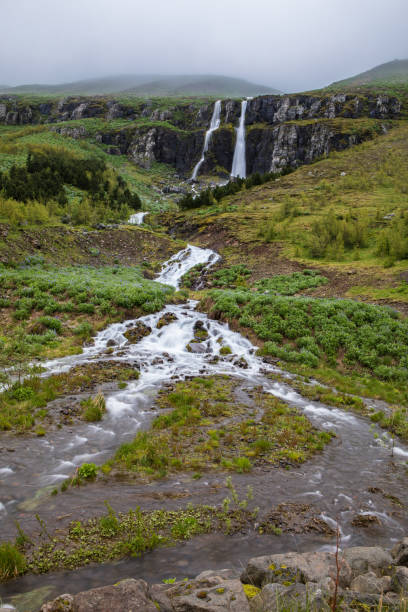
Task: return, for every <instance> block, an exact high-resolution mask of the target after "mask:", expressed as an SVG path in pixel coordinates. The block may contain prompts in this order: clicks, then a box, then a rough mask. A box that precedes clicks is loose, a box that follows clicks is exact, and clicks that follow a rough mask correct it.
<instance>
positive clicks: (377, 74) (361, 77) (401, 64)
mask: <svg viewBox="0 0 408 612" xmlns="http://www.w3.org/2000/svg"><path fill="white" fill-rule="evenodd" d="M378 83H389V84H399V83H402V84H408V59H404V60H394V61H392V62H387V63H385V64H380V65H379V66H375V67H374V68H371V69H370V70H366V71H365V72H361V73H360V74H357V75H355V76H353V77H350V78H348V79H343V80H342V81H336V82H335V83H333V84H332V85H331V86H330V87H333V88H337V89H344V88H348V87H360V86H364V85H372V86H375V85H377V84H378Z"/></svg>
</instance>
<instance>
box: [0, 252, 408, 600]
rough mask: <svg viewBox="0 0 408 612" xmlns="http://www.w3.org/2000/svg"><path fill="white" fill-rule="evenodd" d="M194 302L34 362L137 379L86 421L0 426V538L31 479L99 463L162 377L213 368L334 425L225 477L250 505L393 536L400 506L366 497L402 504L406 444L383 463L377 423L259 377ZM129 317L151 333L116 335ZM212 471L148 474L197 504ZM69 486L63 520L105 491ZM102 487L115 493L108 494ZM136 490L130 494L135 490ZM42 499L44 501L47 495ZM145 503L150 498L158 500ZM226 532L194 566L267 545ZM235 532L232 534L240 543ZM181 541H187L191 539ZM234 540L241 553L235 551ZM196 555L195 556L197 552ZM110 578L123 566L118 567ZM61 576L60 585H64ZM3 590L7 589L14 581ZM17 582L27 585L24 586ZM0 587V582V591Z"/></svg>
mask: <svg viewBox="0 0 408 612" xmlns="http://www.w3.org/2000/svg"><path fill="white" fill-rule="evenodd" d="M217 259H218V255H217V254H216V253H214V252H213V251H211V250H210V249H200V248H198V247H194V246H192V245H188V246H187V247H186V248H185V249H183V250H182V251H180V252H179V253H177V254H176V255H174V256H173V257H172V258H171V259H170V260H169V261H168V262H167V263H166V264H164V266H163V269H162V271H161V273H160V274H159V276H158V277H157V278H156V280H157V281H159V282H162V283H166V284H169V285H172V286H173V287H175V288H178V286H179V283H180V279H181V277H182V276H183V275H184V274H185V273H186V272H187V271H188V270H190V269H191V268H192V267H193V266H194V265H196V264H198V263H202V264H207V265H211V264H212V263H214V262H215V261H216V260H217ZM196 306H197V302H194V301H189V302H187V303H185V304H181V305H170V306H167V307H166V308H165V309H164V310H162V311H161V312H158V313H155V314H150V315H147V316H145V317H141V318H140V319H136V320H129V321H125V322H123V323H115V324H113V325H110V326H109V327H108V328H107V329H105V330H103V331H101V332H99V333H98V334H97V336H96V337H95V341H94V344H93V346H87V347H84V351H83V353H82V354H81V355H74V356H69V357H65V358H62V359H56V360H53V361H49V362H46V363H44V364H43V365H44V367H45V368H46V370H47V373H48V374H52V373H58V372H61V371H67V370H69V369H70V368H72V367H73V366H74V365H77V364H81V363H85V362H94V361H102V360H115V361H124V362H126V363H131V364H132V365H133V367H136V368H137V369H139V370H140V377H139V379H138V380H135V381H130V382H129V383H128V385H127V387H126V389H122V390H119V391H113V392H112V391H111V392H110V394H105V395H106V407H107V412H106V414H105V416H104V418H103V420H102V421H101V422H100V423H98V424H85V423H82V424H78V425H75V426H71V427H63V428H62V429H58V430H56V431H50V432H49V434H47V436H45V437H44V438H36V437H32V438H29V439H27V438H25V439H22V438H21V437H18V436H17V437H16V436H12V435H11V434H8V433H7V432H4V433H3V434H2V438H1V442H2V447H3V448H0V450H1V451H3V455H2V457H3V461H2V465H0V485H1V487H0V488H1V499H0V522H1V525H2V527H3V529H4V531H3V533H0V539H1V537H2V536H3V537H8V534H9V533H10V532H11V530H13V529H14V527H13V521H14V518H15V517H17V516H18V518H19V520H20V518H21V517H24V514H22V513H23V512H25V513H27V512H28V513H29V512H31V514H33V513H34V512H37V508H36V505H35V503H34V505H33V508H34V510H33V509H31V510H28V508H30V504H32V503H33V501H36V502H37V503H38V501H40V500H41V498H40V497H39V496H40V493H41V492H40V491H39V490H40V489H41V488H42V487H50V488H49V489H48V491H49V490H50V489H51V488H52V487H53V486H56V485H57V484H58V483H60V482H61V481H63V480H65V479H66V478H67V477H68V476H69V475H70V474H72V473H73V472H74V470H75V468H76V467H78V466H79V465H81V464H82V463H84V462H88V461H94V462H95V463H97V464H100V463H102V462H104V461H106V460H107V459H108V458H109V457H111V456H112V454H113V453H114V451H115V449H116V448H117V447H118V446H119V445H120V444H121V443H123V442H127V441H130V440H131V439H132V438H133V437H134V436H135V434H136V432H137V431H138V430H140V428H141V427H143V426H147V425H148V424H149V422H150V420H151V418H152V417H153V416H154V415H155V411H154V410H152V403H153V402H152V400H153V398H154V396H155V395H156V393H157V391H158V390H159V389H160V388H161V387H162V386H163V385H164V384H166V383H173V382H174V381H176V380H183V379H185V378H186V377H190V376H199V375H215V374H225V375H227V376H233V377H236V378H239V379H240V380H241V381H242V383H243V385H246V386H247V387H248V391H249V393H252V390H253V389H254V388H256V387H257V386H261V387H262V388H263V390H264V391H266V392H269V393H271V394H273V395H274V396H276V397H279V398H281V399H283V400H284V401H286V402H288V403H289V404H290V405H293V406H296V407H297V408H298V409H299V410H301V411H303V412H304V413H305V414H306V415H307V416H308V418H309V419H310V420H311V421H312V423H313V424H314V425H316V426H318V427H320V428H322V429H330V430H334V431H335V433H336V436H337V438H336V439H335V440H333V441H332V442H331V443H330V444H329V445H328V446H327V447H326V449H325V450H324V452H322V453H321V454H318V455H316V457H315V458H314V459H312V460H310V461H308V462H307V463H305V464H303V465H302V466H299V468H297V469H296V470H290V471H289V472H286V470H285V471H284V472H283V471H282V470H278V469H270V470H261V471H256V470H255V471H254V473H253V475H243V476H242V479H241V477H240V476H238V475H235V476H234V482H235V484H236V485H237V486H238V488H239V487H240V488H241V490H242V491H241V492H242V493H243V494H244V490H245V487H246V486H247V484H248V479H251V480H250V482H251V484H253V489H254V496H255V500H256V503H257V504H258V505H259V506H260V507H261V509H262V510H263V511H267V510H268V508H270V505H271V504H278V503H285V502H287V501H291V502H292V501H295V502H297V503H303V504H305V503H307V504H309V503H318V504H319V507H320V511H321V518H322V519H323V520H325V521H326V523H328V524H331V521H332V520H333V517H338V520H339V521H340V522H341V526H342V540H343V542H347V545H350V544H351V543H353V542H354V543H361V532H359V531H358V529H355V528H354V527H353V523H352V519H353V516H355V514H356V513H360V514H364V513H368V512H369V513H370V514H371V515H375V516H377V517H378V519H379V520H380V521H381V525H382V526H381V538H380V536H379V534H378V533H377V532H373V534H371V535H370V533H367V534H364V543H368V542H370V543H372V544H376V545H377V544H383V545H387V544H389V543H390V541H391V540H392V538H400V537H402V536H403V535H404V533H405V532H406V530H407V528H408V517H407V515H406V513H405V514H404V512H401V513H400V514H398V513H397V512H395V507H393V506H392V507H390V508H388V509H387V508H386V507H384V504H386V503H388V502H387V499H386V498H383V497H381V496H379V495H377V496H376V495H375V493H373V492H374V491H376V490H378V491H384V490H385V491H386V493H387V494H390V495H391V496H398V498H399V500H400V501H401V504H403V506H402V507H404V505H406V504H408V492H407V491H406V488H405V486H404V483H405V481H404V478H405V471H404V468H403V467H401V468H399V467H398V462H399V461H401V460H402V461H406V460H407V458H408V450H407V448H406V447H405V446H402V445H400V444H399V443H398V444H395V445H394V447H393V454H394V455H393V459H392V469H390V446H391V444H390V443H389V441H387V437H386V436H384V434H383V433H381V430H380V429H377V428H376V426H372V425H371V423H370V422H369V421H368V422H367V421H366V420H364V419H363V418H361V417H359V416H354V415H352V414H350V413H348V412H344V411H342V410H340V409H338V408H331V407H330V406H325V405H323V404H320V403H319V402H314V401H311V400H309V399H305V398H304V397H302V396H301V395H299V394H298V393H296V392H294V390H293V389H291V387H290V379H289V378H288V382H287V383H285V382H280V381H276V380H273V379H272V380H271V378H268V377H267V376H265V374H267V373H273V372H274V371H275V372H276V371H277V370H276V368H274V367H273V366H271V365H268V364H265V363H263V362H262V361H261V360H260V359H259V358H258V357H257V356H256V349H255V347H254V346H253V345H252V344H251V342H250V341H249V340H248V339H246V338H244V337H243V336H241V335H240V334H238V333H236V332H233V331H232V330H230V329H229V327H228V325H226V324H224V323H220V322H218V321H214V320H211V319H208V317H207V316H206V315H205V314H203V313H200V312H197V311H196ZM166 313H171V314H172V315H173V317H174V318H173V321H172V322H171V323H169V324H168V325H165V326H163V327H162V326H160V325H159V326H158V322H159V320H160V319H161V318H162V317H163V315H165V314H166ZM138 321H141V322H142V323H144V324H145V325H147V326H148V327H150V328H151V330H152V331H151V333H150V334H149V335H147V336H145V337H144V338H143V339H142V340H140V341H139V342H138V343H137V344H129V343H128V341H127V339H126V337H125V336H124V334H125V332H126V331H127V330H128V329H129V328H131V327H133V326H134V325H135V323H136V322H138ZM198 321H200V327H201V326H204V328H205V329H206V330H207V333H208V337H207V339H206V340H204V341H203V342H202V343H201V346H200V351H199V352H190V349H191V346H190V349H189V348H187V347H188V345H189V343H190V342H191V340H192V338H193V337H194V329H195V327H196V325H197V322H198ZM112 344H113V346H112ZM222 346H228V347H229V348H230V349H231V354H229V355H222V354H221V352H220V349H221V347H222ZM108 347H111V348H110V351H112V349H113V352H110V353H109V355H107V354H106V351H107V348H108ZM243 364H244V365H243ZM68 401H69V398H68ZM372 427H374V428H372ZM376 434H377V437H376ZM362 449H364V452H362ZM214 479H215V480H214ZM224 480H225V476H224V475H222V474H221V475H220V474H217V473H216V474H214V475H211V473H209V474H208V475H206V481H205V482H202V483H201V484H200V482H198V483H197V484H194V482H195V481H192V483H191V482H190V481H191V478H190V479H189V478H188V477H186V479H184V480H183V478H181V477H180V478H179V479H178V480H177V479H176V480H174V481H171V482H170V483H167V484H166V483H165V482H164V483H163V485H161V484H160V483H157V485H156V486H157V487H158V488H160V487H161V486H163V487H170V488H173V489H174V490H175V491H177V492H180V497H183V496H184V491H185V487H186V486H188V487H189V488H190V490H191V491H192V493H191V495H192V497H191V499H192V500H196V501H195V503H202V502H201V499H202V496H203V495H206V494H209V492H210V486H209V485H210V483H211V482H213V484H214V483H215V484H216V490H218V489H220V492H219V495H220V496H221V497H220V498H219V499H218V498H215V496H214V494H213V498H212V499H213V502H214V503H220V501H222V494H223V492H222V486H221V485H222V483H223V482H224ZM187 481H188V483H189V484H187ZM195 487H197V491H196V492H194V491H195ZM200 487H201V488H200ZM375 487H377V489H376V488H375ZM136 488H137V487H136V485H135V484H132V485H129V486H128V487H127V488H126V484H123V483H118V484H117V485H115V484H113V483H112V495H113V497H112V498H111V499H112V501H115V500H116V498H115V500H114V497H115V495H116V496H118V497H120V498H121V499H122V498H123V500H124V506H125V507H127V508H129V507H134V506H135V504H136V503H139V502H138V501H136V500H137V499H139V498H140V499H143V500H144V499H145V492H144V489H143V485H140V486H139V488H138V489H137V490H138V493H137V494H136V493H135V490H136ZM80 489H81V488H79V490H75V491H74V490H72V491H71V492H70V496H69V497H68V496H67V498H63V499H62V498H61V500H60V496H57V498H58V501H59V503H61V504H63V509H64V511H68V512H70V511H71V510H74V511H75V512H74V513H73V515H72V517H73V518H75V517H76V516H77V514H78V509H79V508H81V511H82V513H83V515H84V516H85V515H87V514H88V515H92V514H93V513H94V512H95V503H96V502H98V501H99V503H100V504H102V502H103V500H104V499H106V496H107V494H108V491H107V490H106V488H104V487H103V486H102V487H101V490H99V492H98V489H97V488H93V489H86V490H84V492H81V490H80ZM113 489H114V490H115V492H116V493H115V492H113ZM150 489H152V485H150ZM205 489H206V491H207V493H206V492H205ZM214 490H215V489H214ZM173 492H174V491H173ZM211 492H212V491H211ZM98 495H99V498H98V497H97V496H98ZM135 495H136V497H135ZM138 495H139V496H140V497H137V496H138ZM194 495H195V497H194ZM147 497H148V496H147ZM176 497H177V496H176ZM52 499H54V500H56V498H52ZM49 500H50V498H49V496H48V497H47V490H46V491H45V497H44V502H43V505H42V506H41V508H40V509H39V510H38V511H39V512H40V515H41V516H42V513H43V512H46V508H48V506H49V512H50V514H51V515H52V512H55V511H54V510H53V506H52V504H51V502H50V501H49ZM53 503H55V501H54V502H53ZM146 503H147V502H146ZM157 503H158V504H160V501H158V502H157ZM169 503H170V502H169ZM389 503H391V502H389ZM45 504H48V506H45ZM75 513H76V514H75ZM27 516H28V515H27ZM67 516H71V515H70V514H68V515H67ZM238 537H240V538H241V539H240V540H239V541H238V540H237V539H236V538H235V539H228V537H227V536H217V538H219V541H218V540H217V542H219V543H220V546H219V549H218V548H217V546H215V548H214V546H213V545H212V544H211V546H212V548H211V550H212V553H211V554H212V556H211V555H208V558H207V556H206V552H205V549H203V550H201V549H200V551H201V552H200V553H196V554H195V555H194V554H193V557H194V559H195V562H196V564H197V563H199V561H200V559H201V566H200V565H199V569H204V568H207V567H209V566H210V564H213V565H214V564H215V565H217V567H226V566H227V565H231V563H233V560H234V558H236V554H237V547H238V548H239V550H240V554H242V555H245V556H242V559H241V558H240V559H239V561H241V560H243V561H244V560H245V558H248V557H249V556H254V553H255V554H267V553H268V552H270V548H268V547H270V546H271V543H270V540H268V539H267V538H266V536H256V537H255V536H254V534H252V535H250V536H247V535H243V536H237V538H238ZM262 538H265V539H262ZM290 538H291V536H290V535H289V536H285V535H284V534H283V535H282V536H281V537H280V538H278V540H279V544H277V543H274V544H273V546H274V547H275V552H276V548H277V547H278V546H279V547H281V548H280V550H281V551H282V552H283V551H285V550H286V551H287V550H290V549H291V546H292V541H291V540H290ZM370 538H371V539H370ZM237 542H238V543H237ZM239 542H241V547H240V544H239ZM330 544H331V543H330ZM191 545H192V546H194V544H193V543H192V544H191ZM299 545H300V547H303V548H308V547H309V548H310V547H311V548H313V549H316V547H322V548H325V549H327V544H326V543H325V542H324V540H323V538H320V539H318V538H316V539H315V540H310V541H309V540H307V539H305V540H302V539H301V538H300V536H299ZM296 546H297V544H296ZM244 549H245V552H243V551H244ZM174 550H175V552H174V555H175V558H177V554H178V555H179V556H180V557H179V558H183V555H186V554H188V553H186V552H185V551H186V550H187V548H183V549H180V551H179V552H178V553H177V551H176V549H174ZM177 550H178V549H177ZM183 551H184V552H183ZM203 551H204V552H203ZM199 554H200V555H201V557H200V559H198V560H197V556H199ZM204 556H205V560H204ZM153 558H154V559H155V560H156V561H155V562H153V561H152V563H151V569H150V570H149V571H150V574H149V573H147V575H146V576H145V577H146V578H147V579H150V577H154V578H153V579H152V581H157V577H158V576H160V572H162V571H163V570H162V569H161V568H162V566H161V565H158V561H157V557H152V559H153ZM126 563H129V564H131V563H133V564H137V563H139V561H138V560H133V561H128V562H126ZM112 567H113V566H112V565H109V564H108V565H107V566H106V567H105V569H104V567H103V566H100V567H99V568H95V570H93V571H95V575H94V576H98V578H97V579H96V578H95V579H96V580H97V582H96V584H94V585H93V586H98V585H100V584H106V583H108V582H109V581H112V574H111V572H112ZM136 567H139V566H136ZM121 568H122V569H121ZM123 571H124V570H123V566H120V567H119V569H118V572H123ZM171 571H174V570H173V569H172V570H171ZM183 571H184V570H183ZM137 572H140V568H139V569H136V570H135V569H134V568H133V570H132V573H131V575H139V574H138V573H137ZM195 573H198V571H196V572H195ZM115 575H116V574H115ZM120 577H123V575H122V574H120ZM28 579H29V578H28ZM32 579H33V580H40V578H38V577H32ZM117 579H119V578H117ZM159 579H161V578H160V577H159ZM23 580H24V579H23ZM61 580H62V581H63V584H60V586H59V587H58V589H57V590H60V591H61V589H66V590H71V589H77V590H78V584H77V582H75V581H76V580H77V573H76V572H75V573H71V574H66V575H64V576H63V577H62V578H61ZM86 581H87V582H86V584H85V585H82V588H89V578H86ZM66 582H68V583H69V586H68V584H66ZM30 584H31V583H30ZM16 585H17V583H16ZM11 588H12V587H11ZM15 588H17V589H18V585H17V586H16V587H15ZM30 588H33V587H32V586H31V587H30ZM23 590H24V589H23ZM26 590H30V589H29V588H28V587H27V588H26ZM20 592H21V590H20ZM4 594H5V593H4V592H3V593H2V592H1V589H0V595H4Z"/></svg>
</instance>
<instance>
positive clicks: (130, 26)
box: [0, 0, 408, 91]
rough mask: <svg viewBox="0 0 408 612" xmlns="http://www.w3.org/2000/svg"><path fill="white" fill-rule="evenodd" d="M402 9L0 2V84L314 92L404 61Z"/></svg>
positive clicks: (399, 3)
mask: <svg viewBox="0 0 408 612" xmlns="http://www.w3.org/2000/svg"><path fill="white" fill-rule="evenodd" d="M407 23H408V4H407V2H406V0H388V2H387V3H384V2H383V0H292V1H291V2H282V0H279V1H277V0H115V1H113V0H70V1H69V2H64V3H62V2H58V3H57V2H55V0H36V1H35V2H33V1H32V0H1V25H0V57H1V64H0V82H2V83H9V84H19V83H33V82H37V83H38V82H42V83H44V82H48V83H61V82H66V81H72V80H78V79H81V78H89V77H93V76H103V75H109V74H119V73H159V74H193V73H199V74H226V75H230V76H239V77H243V78H247V79H249V80H252V81H255V82H260V83H263V84H265V85H270V86H275V87H278V88H279V89H283V90H286V91H295V90H302V89H311V88H314V87H319V86H322V85H325V84H327V83H329V82H332V81H334V80H339V79H341V78H345V77H348V76H351V75H352V74H356V73H358V72H361V71H363V70H366V69H368V68H371V67H372V66H374V65H376V64H379V63H383V62H386V61H389V60H391V59H394V58H404V57H408V40H407V35H406V24H407Z"/></svg>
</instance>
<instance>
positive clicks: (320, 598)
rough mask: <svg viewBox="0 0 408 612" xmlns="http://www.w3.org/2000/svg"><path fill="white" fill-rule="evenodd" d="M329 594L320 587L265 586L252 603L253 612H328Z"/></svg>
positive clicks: (300, 585) (295, 585)
mask: <svg viewBox="0 0 408 612" xmlns="http://www.w3.org/2000/svg"><path fill="white" fill-rule="evenodd" d="M328 599H329V593H328V592H327V591H326V590H325V589H324V588H322V587H321V586H320V585H318V584H315V583H311V582H309V583H308V584H307V585H305V584H299V583H297V584H292V585H290V586H287V587H285V586H283V585H281V584H267V585H266V586H265V587H264V588H263V589H262V591H261V593H260V595H258V596H257V597H256V598H255V599H254V601H253V606H252V607H253V610H257V609H258V610H264V611H267V612H282V610H294V611H295V610H306V609H307V610H313V611H315V610H316V611H317V610H319V612H330V606H329V604H328Z"/></svg>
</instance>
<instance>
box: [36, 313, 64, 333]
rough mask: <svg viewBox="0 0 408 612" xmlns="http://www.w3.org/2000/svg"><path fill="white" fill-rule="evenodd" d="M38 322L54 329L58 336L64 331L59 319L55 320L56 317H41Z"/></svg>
mask: <svg viewBox="0 0 408 612" xmlns="http://www.w3.org/2000/svg"><path fill="white" fill-rule="evenodd" d="M38 322H39V323H41V324H42V325H44V327H47V328H48V329H53V330H54V331H55V332H57V334H60V333H61V331H62V323H61V321H60V320H59V319H55V318H54V317H40V318H39V319H38Z"/></svg>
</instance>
